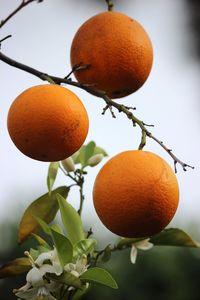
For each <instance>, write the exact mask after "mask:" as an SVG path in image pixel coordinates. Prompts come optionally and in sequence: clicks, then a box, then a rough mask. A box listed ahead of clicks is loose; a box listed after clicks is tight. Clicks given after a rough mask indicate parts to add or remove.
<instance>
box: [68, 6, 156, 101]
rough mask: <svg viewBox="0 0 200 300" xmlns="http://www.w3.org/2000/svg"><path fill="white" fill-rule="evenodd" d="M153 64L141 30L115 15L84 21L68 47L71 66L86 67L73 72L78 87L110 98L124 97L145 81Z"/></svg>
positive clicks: (109, 14)
mask: <svg viewBox="0 0 200 300" xmlns="http://www.w3.org/2000/svg"><path fill="white" fill-rule="evenodd" d="M152 61H153V49H152V44H151V41H150V39H149V37H148V35H147V33H146V32H145V30H144V28H143V27H142V26H141V25H140V24H139V23H138V22H137V21H135V20H133V19H131V18H130V17H128V16H126V15H124V14H122V13H119V12H111V11H108V12H103V13H100V14H98V15H96V16H93V17H92V18H90V19H89V20H87V21H86V22H85V23H84V24H83V25H82V26H81V27H80V28H79V30H78V31H77V33H76V34H75V36H74V39H73V41H72V45H71V64H72V67H74V66H76V65H80V64H81V65H89V67H88V68H87V69H82V70H78V71H75V72H74V74H75V77H76V79H77V80H78V82H80V83H81V84H91V85H94V87H95V88H97V89H100V90H103V91H105V92H106V93H107V95H108V96H109V97H110V98H121V97H125V96H127V95H129V94H131V93H133V92H135V91H136V90H138V89H139V88H140V87H141V86H142V85H143V84H144V82H145V81H146V80H147V78H148V76H149V73H150V71H151V67H152Z"/></svg>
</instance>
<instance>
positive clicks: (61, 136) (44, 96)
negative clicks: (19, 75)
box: [8, 84, 89, 161]
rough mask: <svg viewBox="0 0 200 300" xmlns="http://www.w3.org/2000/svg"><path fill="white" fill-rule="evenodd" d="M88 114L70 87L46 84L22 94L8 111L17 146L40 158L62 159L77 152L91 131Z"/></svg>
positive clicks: (25, 152) (23, 151) (26, 153)
mask: <svg viewBox="0 0 200 300" xmlns="http://www.w3.org/2000/svg"><path fill="white" fill-rule="evenodd" d="M88 123H89V121H88V115H87V112H86V110H85V107H84V106H83V104H82V102H81V101H80V100H79V98H78V97H77V96H76V95H75V94H74V93H72V92H71V91H70V90H68V89H66V88H64V87H62V86H59V85H56V84H46V85H38V86H34V87H31V88H29V89H27V90H25V91H24V92H23V93H22V94H20V95H19V96H18V97H17V98H16V99H15V101H14V102H13V103H12V105H11V107H10V109H9V112H8V131H9V134H10V137H11V139H12V141H13V142H14V144H15V145H16V147H17V148H18V149H19V150H20V151H21V152H22V153H24V154H25V155H27V156H29V157H31V158H33V159H37V160H40V161H59V160H63V159H65V158H67V157H68V156H70V155H72V154H73V153H74V152H76V151H77V150H78V149H79V148H80V147H81V145H82V144H83V142H84V140H85V138H86V136H87V133H88Z"/></svg>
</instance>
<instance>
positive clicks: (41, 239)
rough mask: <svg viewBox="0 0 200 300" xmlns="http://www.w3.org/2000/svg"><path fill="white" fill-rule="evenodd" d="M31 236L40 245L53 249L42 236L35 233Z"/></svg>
mask: <svg viewBox="0 0 200 300" xmlns="http://www.w3.org/2000/svg"><path fill="white" fill-rule="evenodd" d="M31 235H32V236H33V237H34V238H35V239H36V241H37V242H38V244H39V245H41V246H44V247H46V248H49V249H51V247H50V246H49V244H48V243H47V242H46V241H45V240H44V239H43V238H42V237H41V236H39V235H38V234H35V233H31Z"/></svg>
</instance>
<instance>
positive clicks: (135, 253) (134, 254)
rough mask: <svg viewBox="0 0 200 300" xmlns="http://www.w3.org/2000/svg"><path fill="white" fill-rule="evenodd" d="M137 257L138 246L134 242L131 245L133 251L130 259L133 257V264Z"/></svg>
mask: <svg viewBox="0 0 200 300" xmlns="http://www.w3.org/2000/svg"><path fill="white" fill-rule="evenodd" d="M136 258H137V248H136V247H135V245H134V244H133V245H132V247H131V253H130V259H131V262H132V264H135V262H136Z"/></svg>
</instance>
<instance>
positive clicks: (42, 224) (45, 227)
mask: <svg viewBox="0 0 200 300" xmlns="http://www.w3.org/2000/svg"><path fill="white" fill-rule="evenodd" d="M33 217H34V218H35V220H36V221H37V223H38V224H39V226H40V227H41V229H42V230H43V231H44V232H45V233H46V234H48V235H51V229H50V228H49V226H48V224H47V223H46V222H45V221H43V220H42V219H40V218H39V217H36V216H33ZM31 234H32V233H31Z"/></svg>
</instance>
